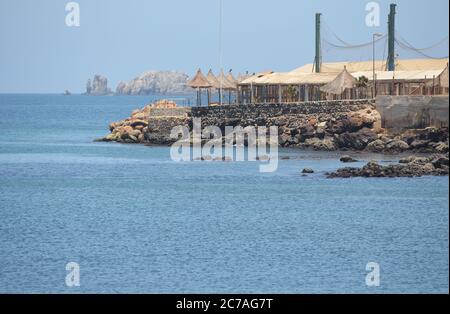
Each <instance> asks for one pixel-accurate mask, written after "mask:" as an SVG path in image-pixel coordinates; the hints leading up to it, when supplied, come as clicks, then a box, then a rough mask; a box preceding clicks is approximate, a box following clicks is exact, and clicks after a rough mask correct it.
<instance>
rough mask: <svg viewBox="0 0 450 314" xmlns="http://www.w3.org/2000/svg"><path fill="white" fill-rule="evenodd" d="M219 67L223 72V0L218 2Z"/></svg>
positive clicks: (221, 85)
mask: <svg viewBox="0 0 450 314" xmlns="http://www.w3.org/2000/svg"><path fill="white" fill-rule="evenodd" d="M219 6H220V7H219V11H220V12H219V15H220V16H219V67H220V73H221V74H222V73H223V47H222V37H223V34H222V33H223V0H220V2H219ZM222 95H223V75H221V76H220V89H219V98H220V100H219V102H220V106H222V104H223V96H222Z"/></svg>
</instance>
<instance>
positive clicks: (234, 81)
mask: <svg viewBox="0 0 450 314" xmlns="http://www.w3.org/2000/svg"><path fill="white" fill-rule="evenodd" d="M226 79H227V80H228V82H230V83H231V84H233V86H234V88H235V89H237V85H238V81H237V80H236V79H235V78H234V76H233V74H232V73H231V71H230V72H228V74H227V76H226Z"/></svg>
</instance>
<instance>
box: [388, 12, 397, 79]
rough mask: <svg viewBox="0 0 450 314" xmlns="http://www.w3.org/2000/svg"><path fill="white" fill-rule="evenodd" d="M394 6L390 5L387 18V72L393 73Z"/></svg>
mask: <svg viewBox="0 0 450 314" xmlns="http://www.w3.org/2000/svg"><path fill="white" fill-rule="evenodd" d="M396 7H397V5H396V4H393V3H392V4H391V11H390V13H389V18H388V29H389V32H388V36H389V39H388V41H389V43H388V62H387V63H388V71H395V14H396V11H395V8H396Z"/></svg>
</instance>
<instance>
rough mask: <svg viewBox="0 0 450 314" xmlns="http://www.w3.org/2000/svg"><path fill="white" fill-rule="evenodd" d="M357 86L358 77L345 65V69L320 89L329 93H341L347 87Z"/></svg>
mask: <svg viewBox="0 0 450 314" xmlns="http://www.w3.org/2000/svg"><path fill="white" fill-rule="evenodd" d="M355 86H356V79H355V78H354V77H353V76H352V75H351V74H350V73H349V72H348V71H347V68H346V67H344V70H343V71H342V72H341V73H340V74H339V75H338V76H336V78H335V79H334V80H333V81H331V82H330V83H328V84H326V85H324V86H322V87H321V88H320V90H321V91H323V92H325V93H328V94H333V95H341V94H342V93H343V92H344V91H345V90H346V89H348V88H354V87H355Z"/></svg>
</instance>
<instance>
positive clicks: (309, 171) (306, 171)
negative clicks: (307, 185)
mask: <svg viewBox="0 0 450 314" xmlns="http://www.w3.org/2000/svg"><path fill="white" fill-rule="evenodd" d="M302 173H303V174H312V173H314V170H313V169H311V168H305V169H303V171H302Z"/></svg>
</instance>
